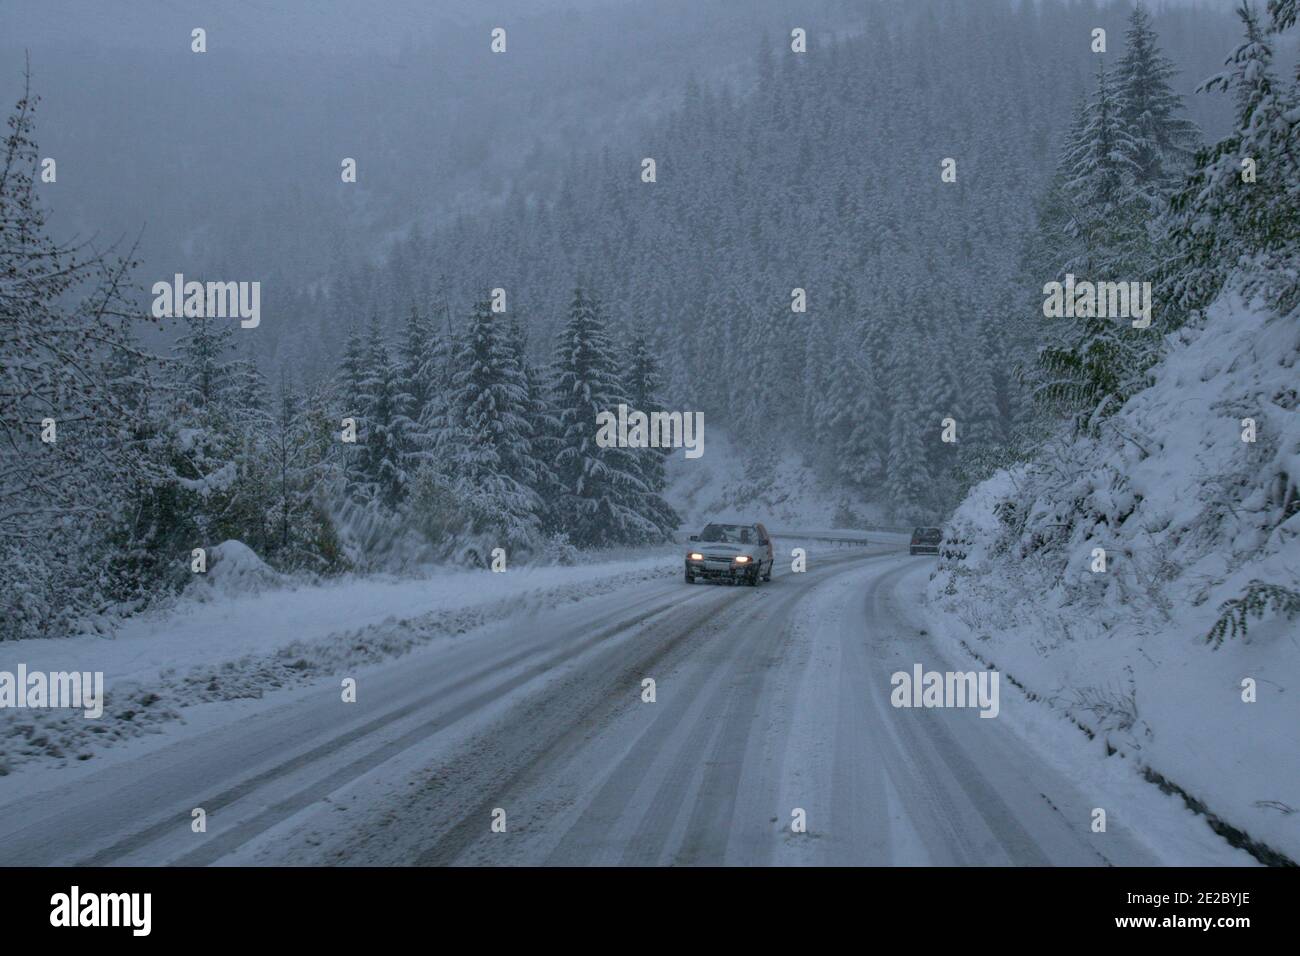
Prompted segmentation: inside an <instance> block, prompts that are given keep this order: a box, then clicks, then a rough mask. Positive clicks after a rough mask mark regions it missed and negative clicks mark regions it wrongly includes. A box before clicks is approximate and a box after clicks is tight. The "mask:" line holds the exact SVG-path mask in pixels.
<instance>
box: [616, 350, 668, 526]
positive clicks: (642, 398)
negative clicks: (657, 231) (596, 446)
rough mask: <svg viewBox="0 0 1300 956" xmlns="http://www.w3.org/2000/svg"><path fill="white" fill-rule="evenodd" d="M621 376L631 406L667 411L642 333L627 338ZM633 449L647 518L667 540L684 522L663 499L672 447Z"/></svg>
mask: <svg viewBox="0 0 1300 956" xmlns="http://www.w3.org/2000/svg"><path fill="white" fill-rule="evenodd" d="M622 377H623V382H624V384H625V386H626V389H627V397H628V404H629V406H630V407H631V408H634V409H636V410H637V411H640V412H643V413H644V414H646V415H651V414H653V413H654V412H662V411H664V406H663V403H662V401H661V400H660V397H659V396H660V393H661V391H662V389H663V379H662V377H661V375H660V372H659V362H658V360H657V359H656V358H655V356H654V353H653V352H651V351H650V343H649V341H648V340H647V339H646V337H645V336H644V335H642V334H641V333H639V332H638V333H636V334H634V335H633V336H632V337H631V339H630V340H629V341H628V344H627V351H626V355H625V356H624V360H623V372H622ZM631 450H632V452H633V453H634V456H635V457H636V459H637V463H638V464H639V465H640V467H641V480H642V482H644V484H645V487H646V493H645V501H646V517H648V518H649V519H650V520H651V521H652V522H653V523H654V524H655V525H656V526H657V527H658V528H659V529H660V531H661V532H662V533H663V536H664V538H665V540H666V539H667V538H668V537H669V536H670V535H671V534H672V533H673V532H674V531H676V530H677V527H678V526H679V525H680V524H681V516H680V515H678V514H677V512H676V511H674V510H673V508H672V506H671V505H669V504H668V502H666V501H664V499H663V491H664V488H665V486H666V485H667V479H666V477H665V470H664V458H665V457H666V456H667V455H669V454H670V453H671V451H672V449H670V448H636V449H631Z"/></svg>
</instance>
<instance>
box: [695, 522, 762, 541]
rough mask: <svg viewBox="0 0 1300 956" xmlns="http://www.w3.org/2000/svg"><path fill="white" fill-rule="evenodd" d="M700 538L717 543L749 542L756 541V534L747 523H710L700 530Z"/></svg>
mask: <svg viewBox="0 0 1300 956" xmlns="http://www.w3.org/2000/svg"><path fill="white" fill-rule="evenodd" d="M700 540H701V541H710V542H715V543H718V544H749V543H750V542H752V541H756V540H757V536H756V535H755V534H754V532H753V530H752V529H751V528H750V527H749V526H748V525H743V524H711V525H708V526H706V527H705V529H704V531H703V532H701V534H700Z"/></svg>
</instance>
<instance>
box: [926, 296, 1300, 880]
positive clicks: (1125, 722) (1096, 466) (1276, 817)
mask: <svg viewBox="0 0 1300 956" xmlns="http://www.w3.org/2000/svg"><path fill="white" fill-rule="evenodd" d="M1170 344H1171V348H1170V351H1169V354H1168V355H1167V356H1166V357H1165V359H1164V361H1163V362H1162V363H1161V364H1160V366H1158V367H1157V368H1156V370H1155V375H1156V378H1155V384H1154V385H1153V387H1151V388H1149V389H1147V390H1145V391H1143V392H1141V393H1139V394H1138V395H1136V396H1135V397H1134V398H1133V399H1131V400H1130V401H1129V402H1128V404H1127V405H1126V406H1125V407H1124V408H1123V410H1122V411H1121V412H1120V413H1119V414H1117V415H1116V416H1114V417H1113V418H1112V419H1110V420H1109V421H1107V422H1106V423H1105V424H1104V426H1103V427H1102V431H1101V435H1100V436H1098V437H1097V438H1095V439H1076V440H1073V441H1064V440H1062V441H1060V442H1058V443H1056V444H1054V445H1052V446H1051V447H1049V448H1047V449H1046V450H1045V451H1044V453H1043V454H1042V455H1040V456H1039V458H1038V459H1037V460H1036V461H1035V462H1034V463H1033V464H1031V465H1027V466H1025V465H1022V466H1020V467H1017V468H1015V469H1013V470H1010V471H1001V472H999V473H998V474H996V475H995V476H994V477H992V478H990V479H989V480H988V481H986V482H984V483H983V484H981V485H979V486H978V487H976V488H975V489H974V490H973V492H972V493H971V494H970V496H969V497H968V498H967V499H966V501H965V503H964V504H963V505H962V506H961V507H960V508H959V510H958V511H957V513H956V514H955V516H954V518H953V520H952V522H951V525H950V528H949V531H948V540H947V542H946V545H945V548H946V551H947V553H946V554H945V555H944V556H943V558H942V559H941V562H940V565H939V569H938V570H937V571H936V572H935V573H934V575H933V577H932V579H931V582H930V588H929V600H930V605H931V609H932V614H933V615H934V617H935V624H936V630H938V631H940V632H941V633H947V634H950V635H952V636H953V638H954V640H956V641H960V642H961V643H963V644H964V645H965V646H966V649H967V650H968V651H969V652H970V653H972V654H974V655H976V656H977V657H978V658H979V659H980V660H981V661H983V662H984V663H986V664H987V665H988V666H990V667H996V668H997V669H999V670H1001V671H1002V672H1003V673H1004V674H1005V675H1006V676H1007V677H1008V678H1010V679H1013V680H1014V681H1015V682H1016V683H1017V684H1018V685H1022V686H1023V689H1024V691H1025V692H1026V693H1028V694H1030V695H1033V696H1035V697H1037V698H1041V699H1042V700H1043V701H1045V702H1046V703H1047V704H1049V705H1050V706H1052V707H1054V708H1056V709H1057V710H1059V711H1060V712H1061V713H1062V714H1064V715H1068V717H1069V718H1070V719H1072V720H1073V721H1074V722H1076V723H1077V724H1078V725H1079V726H1080V727H1081V728H1086V729H1087V731H1088V732H1091V733H1094V734H1095V735H1096V737H1097V738H1098V739H1099V740H1100V741H1102V742H1104V746H1103V745H1102V744H1099V745H1098V747H1097V751H1096V752H1097V754H1098V757H1099V759H1104V758H1106V757H1107V755H1108V754H1109V753H1110V751H1111V750H1112V749H1113V750H1116V751H1118V753H1119V754H1120V755H1121V757H1122V758H1123V759H1128V760H1130V761H1131V762H1132V764H1133V766H1134V768H1135V769H1136V770H1139V771H1141V772H1143V773H1144V774H1145V775H1146V776H1147V777H1148V779H1150V780H1152V781H1153V782H1156V783H1160V784H1163V785H1164V786H1165V787H1166V788H1169V787H1175V788H1178V790H1181V791H1182V792H1183V795H1184V796H1185V798H1187V799H1189V801H1196V802H1199V803H1200V804H1201V805H1203V807H1204V811H1205V812H1206V813H1207V814H1210V815H1213V816H1215V817H1217V818H1218V820H1219V821H1220V824H1219V825H1220V826H1221V827H1222V828H1223V832H1225V833H1227V834H1228V835H1229V837H1230V839H1233V840H1234V841H1238V842H1240V841H1246V840H1249V841H1254V842H1255V843H1256V844H1261V845H1262V846H1257V847H1256V851H1257V852H1256V855H1257V856H1260V857H1261V858H1268V856H1269V850H1270V848H1271V850H1272V851H1276V852H1279V853H1282V854H1285V855H1286V856H1287V857H1289V858H1290V859H1292V860H1297V859H1300V745H1298V743H1300V741H1298V739H1297V738H1298V737H1300V615H1297V614H1296V611H1297V610H1298V609H1297V608H1296V607H1295V606H1294V603H1293V602H1294V600H1295V595H1296V592H1297V591H1300V509H1298V508H1297V487H1296V486H1297V480H1298V479H1300V409H1298V408H1297V389H1298V388H1300V377H1298V376H1297V367H1296V363H1297V358H1298V357H1300V326H1297V323H1296V322H1295V321H1293V320H1287V319H1280V318H1277V317H1274V316H1271V315H1270V314H1268V313H1267V312H1265V311H1256V310H1252V309H1249V308H1246V307H1244V306H1243V305H1241V303H1240V302H1238V301H1235V300H1233V299H1231V298H1228V297H1225V298H1222V299H1220V301H1218V302H1217V303H1216V304H1215V305H1214V307H1212V308H1211V309H1210V310H1209V313H1208V316H1207V319H1206V321H1205V323H1204V325H1203V327H1202V328H1199V329H1185V330H1183V331H1182V332H1181V333H1178V334H1177V336H1175V341H1173V342H1171V343H1170ZM1247 419H1249V420H1252V421H1253V423H1254V429H1255V435H1254V441H1248V440H1245V439H1246V438H1249V437H1250V435H1249V433H1248V431H1247V429H1249V428H1250V425H1251V422H1250V421H1246V420H1247ZM1243 435H1245V438H1243ZM1098 549H1102V550H1104V559H1105V570H1104V571H1102V570H1100V568H1101V567H1102V565H1101V558H1102V554H1101V551H1099V550H1098ZM1094 568H1095V569H1096V570H1094ZM1252 582H1255V583H1254V584H1253V585H1252ZM1261 585H1269V586H1274V587H1273V589H1268V588H1262V587H1261ZM1279 589H1286V590H1279ZM1247 594H1250V595H1251V600H1250V605H1251V609H1250V613H1249V615H1248V616H1246V617H1243V616H1242V612H1243V611H1244V610H1245V608H1242V607H1240V606H1239V605H1235V604H1234V603H1232V602H1236V601H1239V600H1241V599H1242V598H1243V597H1244V596H1246V595H1247ZM1288 594H1289V595H1290V597H1288ZM1234 612H1235V613H1234ZM1256 612H1259V613H1258V616H1257V614H1256ZM1225 616H1226V618H1227V621H1228V622H1229V623H1227V625H1226V626H1225V627H1224V628H1223V629H1222V631H1221V633H1220V632H1216V633H1215V635H1214V636H1213V637H1211V633H1212V631H1213V629H1214V628H1215V625H1216V622H1218V621H1220V619H1221V618H1224V617H1225ZM1243 620H1244V621H1245V627H1241V626H1240V624H1241V622H1242V621H1243ZM1234 621H1235V622H1236V623H1237V624H1238V625H1239V626H1237V627H1236V628H1234V627H1233V626H1232V623H1231V622H1234ZM1252 688H1253V695H1252V692H1251V689H1252ZM1252 696H1253V697H1254V700H1253V701H1250V700H1248V698H1251V697H1252ZM1231 831H1236V832H1235V833H1233V832H1231Z"/></svg>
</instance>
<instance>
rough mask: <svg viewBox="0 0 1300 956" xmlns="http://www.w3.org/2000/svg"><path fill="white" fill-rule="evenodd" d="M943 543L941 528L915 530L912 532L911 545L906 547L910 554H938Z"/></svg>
mask: <svg viewBox="0 0 1300 956" xmlns="http://www.w3.org/2000/svg"><path fill="white" fill-rule="evenodd" d="M942 541H943V529H942V528H917V529H916V530H914V531H913V532H912V543H911V545H909V546H908V552H909V553H910V554H938V553H939V545H940V543H941V542H942Z"/></svg>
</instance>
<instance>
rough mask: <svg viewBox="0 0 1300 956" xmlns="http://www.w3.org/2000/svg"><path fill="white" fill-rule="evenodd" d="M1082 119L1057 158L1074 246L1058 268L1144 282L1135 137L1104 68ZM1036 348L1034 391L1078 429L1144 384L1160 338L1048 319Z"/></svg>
mask: <svg viewBox="0 0 1300 956" xmlns="http://www.w3.org/2000/svg"><path fill="white" fill-rule="evenodd" d="M1085 116H1086V120H1085V122H1084V123H1083V124H1082V128H1081V129H1079V130H1078V131H1077V134H1076V135H1077V138H1074V139H1072V140H1071V141H1070V142H1069V143H1068V144H1067V146H1068V148H1069V149H1071V150H1072V151H1073V152H1072V154H1071V155H1067V156H1066V157H1064V163H1065V168H1066V169H1067V170H1068V178H1067V179H1066V181H1065V183H1064V185H1063V190H1064V195H1065V196H1066V198H1067V200H1068V201H1069V202H1070V203H1071V205H1072V208H1071V213H1070V216H1069V221H1068V227H1067V231H1068V233H1069V234H1070V235H1071V236H1072V238H1073V239H1075V240H1076V241H1077V243H1078V248H1077V250H1076V252H1075V255H1074V256H1073V257H1072V258H1071V259H1070V260H1069V261H1066V262H1065V263H1064V266H1063V271H1065V272H1069V273H1073V274H1074V275H1076V276H1078V277H1079V278H1081V279H1088V280H1090V281H1100V280H1107V281H1135V280H1139V281H1140V280H1146V279H1150V278H1151V277H1152V275H1153V273H1154V272H1155V250H1154V247H1153V243H1152V238H1151V236H1150V234H1149V233H1148V231H1147V225H1146V220H1147V217H1148V216H1149V207H1148V203H1147V201H1146V198H1145V195H1144V193H1143V192H1142V191H1141V190H1139V188H1138V187H1137V185H1136V176H1137V173H1138V168H1139V167H1138V163H1137V159H1136V155H1137V149H1138V144H1137V140H1136V139H1135V138H1134V137H1133V136H1132V135H1131V134H1130V133H1129V131H1128V130H1127V129H1126V127H1125V124H1124V121H1123V117H1122V116H1121V104H1120V103H1119V101H1118V98H1117V96H1116V95H1115V93H1114V90H1113V89H1112V83H1111V81H1110V78H1109V76H1108V75H1107V73H1106V69H1105V67H1104V65H1103V66H1099V67H1098V72H1097V88H1096V90H1095V91H1094V93H1093V95H1092V97H1091V98H1090V99H1089V101H1088V106H1087V110H1086V114H1085ZM1050 321H1051V323H1052V325H1051V326H1050V327H1048V333H1047V334H1048V344H1047V345H1045V346H1043V347H1042V348H1040V350H1039V353H1038V364H1039V366H1040V368H1041V376H1040V377H1039V379H1038V381H1037V382H1036V384H1035V394H1036V395H1037V396H1038V397H1039V398H1040V399H1041V400H1043V401H1045V402H1046V403H1047V404H1048V405H1049V406H1051V407H1053V408H1056V409H1059V410H1061V411H1062V412H1064V413H1066V414H1073V415H1075V416H1076V421H1077V422H1078V423H1080V424H1082V423H1086V422H1088V421H1091V420H1093V418H1094V415H1095V414H1096V413H1097V412H1098V411H1099V410H1101V411H1105V410H1111V411H1113V410H1115V409H1117V408H1118V407H1119V405H1120V404H1121V403H1122V401H1123V400H1124V399H1125V398H1127V397H1128V396H1129V395H1131V394H1133V392H1135V391H1137V390H1138V389H1140V388H1141V387H1142V386H1143V385H1144V384H1145V380H1146V379H1145V373H1146V370H1147V369H1148V368H1149V367H1150V365H1151V364H1152V362H1153V361H1154V359H1155V355H1156V349H1157V347H1158V343H1159V336H1158V335H1154V334H1146V335H1140V334H1139V335H1134V334H1131V332H1132V330H1131V327H1130V326H1129V324H1128V323H1127V322H1125V321H1122V320H1120V319H1116V318H1112V317H1106V318H1099V317H1095V316H1094V317H1086V316H1085V317H1076V318H1073V319H1069V318H1058V319H1052V320H1050Z"/></svg>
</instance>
